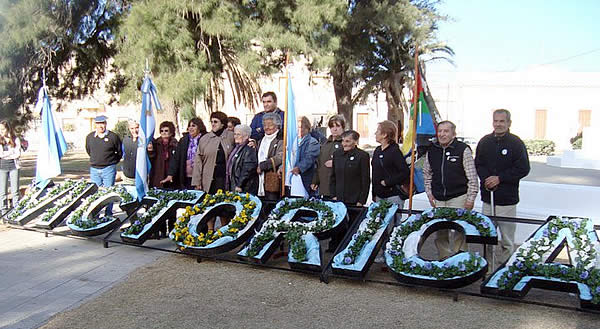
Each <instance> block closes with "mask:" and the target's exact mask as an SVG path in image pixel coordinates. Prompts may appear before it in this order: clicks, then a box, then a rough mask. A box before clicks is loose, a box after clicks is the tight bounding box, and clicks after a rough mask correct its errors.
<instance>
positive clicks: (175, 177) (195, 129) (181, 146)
mask: <svg viewBox="0 0 600 329" xmlns="http://www.w3.org/2000/svg"><path fill="white" fill-rule="evenodd" d="M204 134H206V127H205V126H204V123H203V122H202V120H201V119H200V118H192V119H191V120H190V121H189V122H188V128H187V133H185V134H183V137H181V139H180V140H179V143H178V144H177V149H176V150H175V154H174V155H173V156H172V157H171V159H170V160H169V170H168V173H169V174H168V176H167V177H166V178H165V179H163V180H162V181H160V182H159V183H160V184H165V183H173V184H171V187H173V188H179V189H188V190H189V189H192V188H193V187H192V174H193V170H194V160H195V158H196V151H197V150H198V142H199V141H200V137H202V136H203V135H204Z"/></svg>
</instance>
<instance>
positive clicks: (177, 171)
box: [168, 133, 190, 189]
mask: <svg viewBox="0 0 600 329" xmlns="http://www.w3.org/2000/svg"><path fill="white" fill-rule="evenodd" d="M189 146H190V135H189V134H188V133H184V134H183V137H181V139H180V140H179V143H178V144H177V148H176V149H175V154H174V155H173V156H172V157H171V159H169V171H168V173H169V176H173V185H172V187H173V188H177V189H183V188H185V186H184V184H185V176H186V175H185V166H186V163H185V162H186V160H187V149H188V147H189Z"/></svg>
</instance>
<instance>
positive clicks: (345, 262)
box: [344, 256, 352, 264]
mask: <svg viewBox="0 0 600 329" xmlns="http://www.w3.org/2000/svg"><path fill="white" fill-rule="evenodd" d="M344 264H352V257H350V256H346V257H344Z"/></svg>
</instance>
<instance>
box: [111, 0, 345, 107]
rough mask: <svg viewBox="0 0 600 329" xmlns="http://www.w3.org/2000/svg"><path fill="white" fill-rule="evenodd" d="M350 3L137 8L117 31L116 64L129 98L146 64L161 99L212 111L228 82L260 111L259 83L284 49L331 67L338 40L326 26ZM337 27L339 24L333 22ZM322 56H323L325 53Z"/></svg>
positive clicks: (157, 3)
mask: <svg viewBox="0 0 600 329" xmlns="http://www.w3.org/2000/svg"><path fill="white" fill-rule="evenodd" d="M344 3H345V2H343V1H339V0H326V1H316V0H312V1H290V0H287V1H275V0H270V1H216V0H207V1H192V0H184V1H162V0H153V1H152V0H151V1H144V2H138V3H135V4H134V5H133V6H132V9H131V14H130V15H129V16H128V17H127V19H125V20H124V23H123V26H122V27H121V28H120V30H119V38H118V40H119V47H120V53H119V54H118V55H117V56H116V58H115V63H116V64H117V66H118V67H120V68H121V69H122V72H123V74H122V75H120V76H119V77H117V79H116V80H117V82H116V84H117V85H118V84H121V85H123V86H124V94H123V100H125V101H126V100H130V99H135V96H136V95H137V93H138V90H139V84H140V81H141V80H142V76H143V74H144V66H145V59H146V58H147V59H148V61H149V66H150V68H151V70H152V73H153V75H154V77H155V80H154V82H155V84H156V85H157V88H158V90H160V93H161V96H162V97H163V98H166V99H168V100H170V101H173V103H174V104H176V106H180V107H186V106H190V105H191V104H194V102H195V100H196V99H202V100H203V101H204V103H205V105H206V107H207V108H208V109H211V110H214V109H218V108H219V107H220V106H221V105H222V103H223V102H224V98H223V96H224V93H223V89H224V78H225V77H227V78H228V79H229V83H230V86H231V87H232V89H233V96H234V105H235V104H239V103H243V104H244V105H245V106H247V107H250V108H252V107H255V106H256V105H257V103H256V100H257V99H258V97H259V95H260V92H261V90H260V87H259V85H258V82H257V79H258V78H259V77H261V76H263V75H269V74H271V73H273V72H276V71H279V70H280V69H281V68H282V66H283V64H284V63H285V56H286V51H290V52H291V53H292V55H294V54H302V55H306V56H307V57H308V58H309V65H310V66H311V67H315V68H317V67H326V66H327V65H328V64H330V63H331V62H332V56H331V55H332V54H333V50H335V49H336V48H337V47H338V46H339V40H338V38H337V37H336V36H335V34H334V33H333V32H334V31H333V29H327V28H325V27H327V26H333V25H335V24H338V23H339V22H337V21H340V22H341V21H342V19H341V17H343V15H341V14H342V13H343V12H344V8H345V7H344ZM334 23H335V24H334ZM322 54H323V55H322Z"/></svg>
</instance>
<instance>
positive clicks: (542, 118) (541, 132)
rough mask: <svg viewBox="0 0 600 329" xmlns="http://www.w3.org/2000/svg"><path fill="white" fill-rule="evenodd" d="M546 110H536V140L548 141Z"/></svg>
mask: <svg viewBox="0 0 600 329" xmlns="http://www.w3.org/2000/svg"><path fill="white" fill-rule="evenodd" d="M546 120H547V111H546V110H535V139H546Z"/></svg>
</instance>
